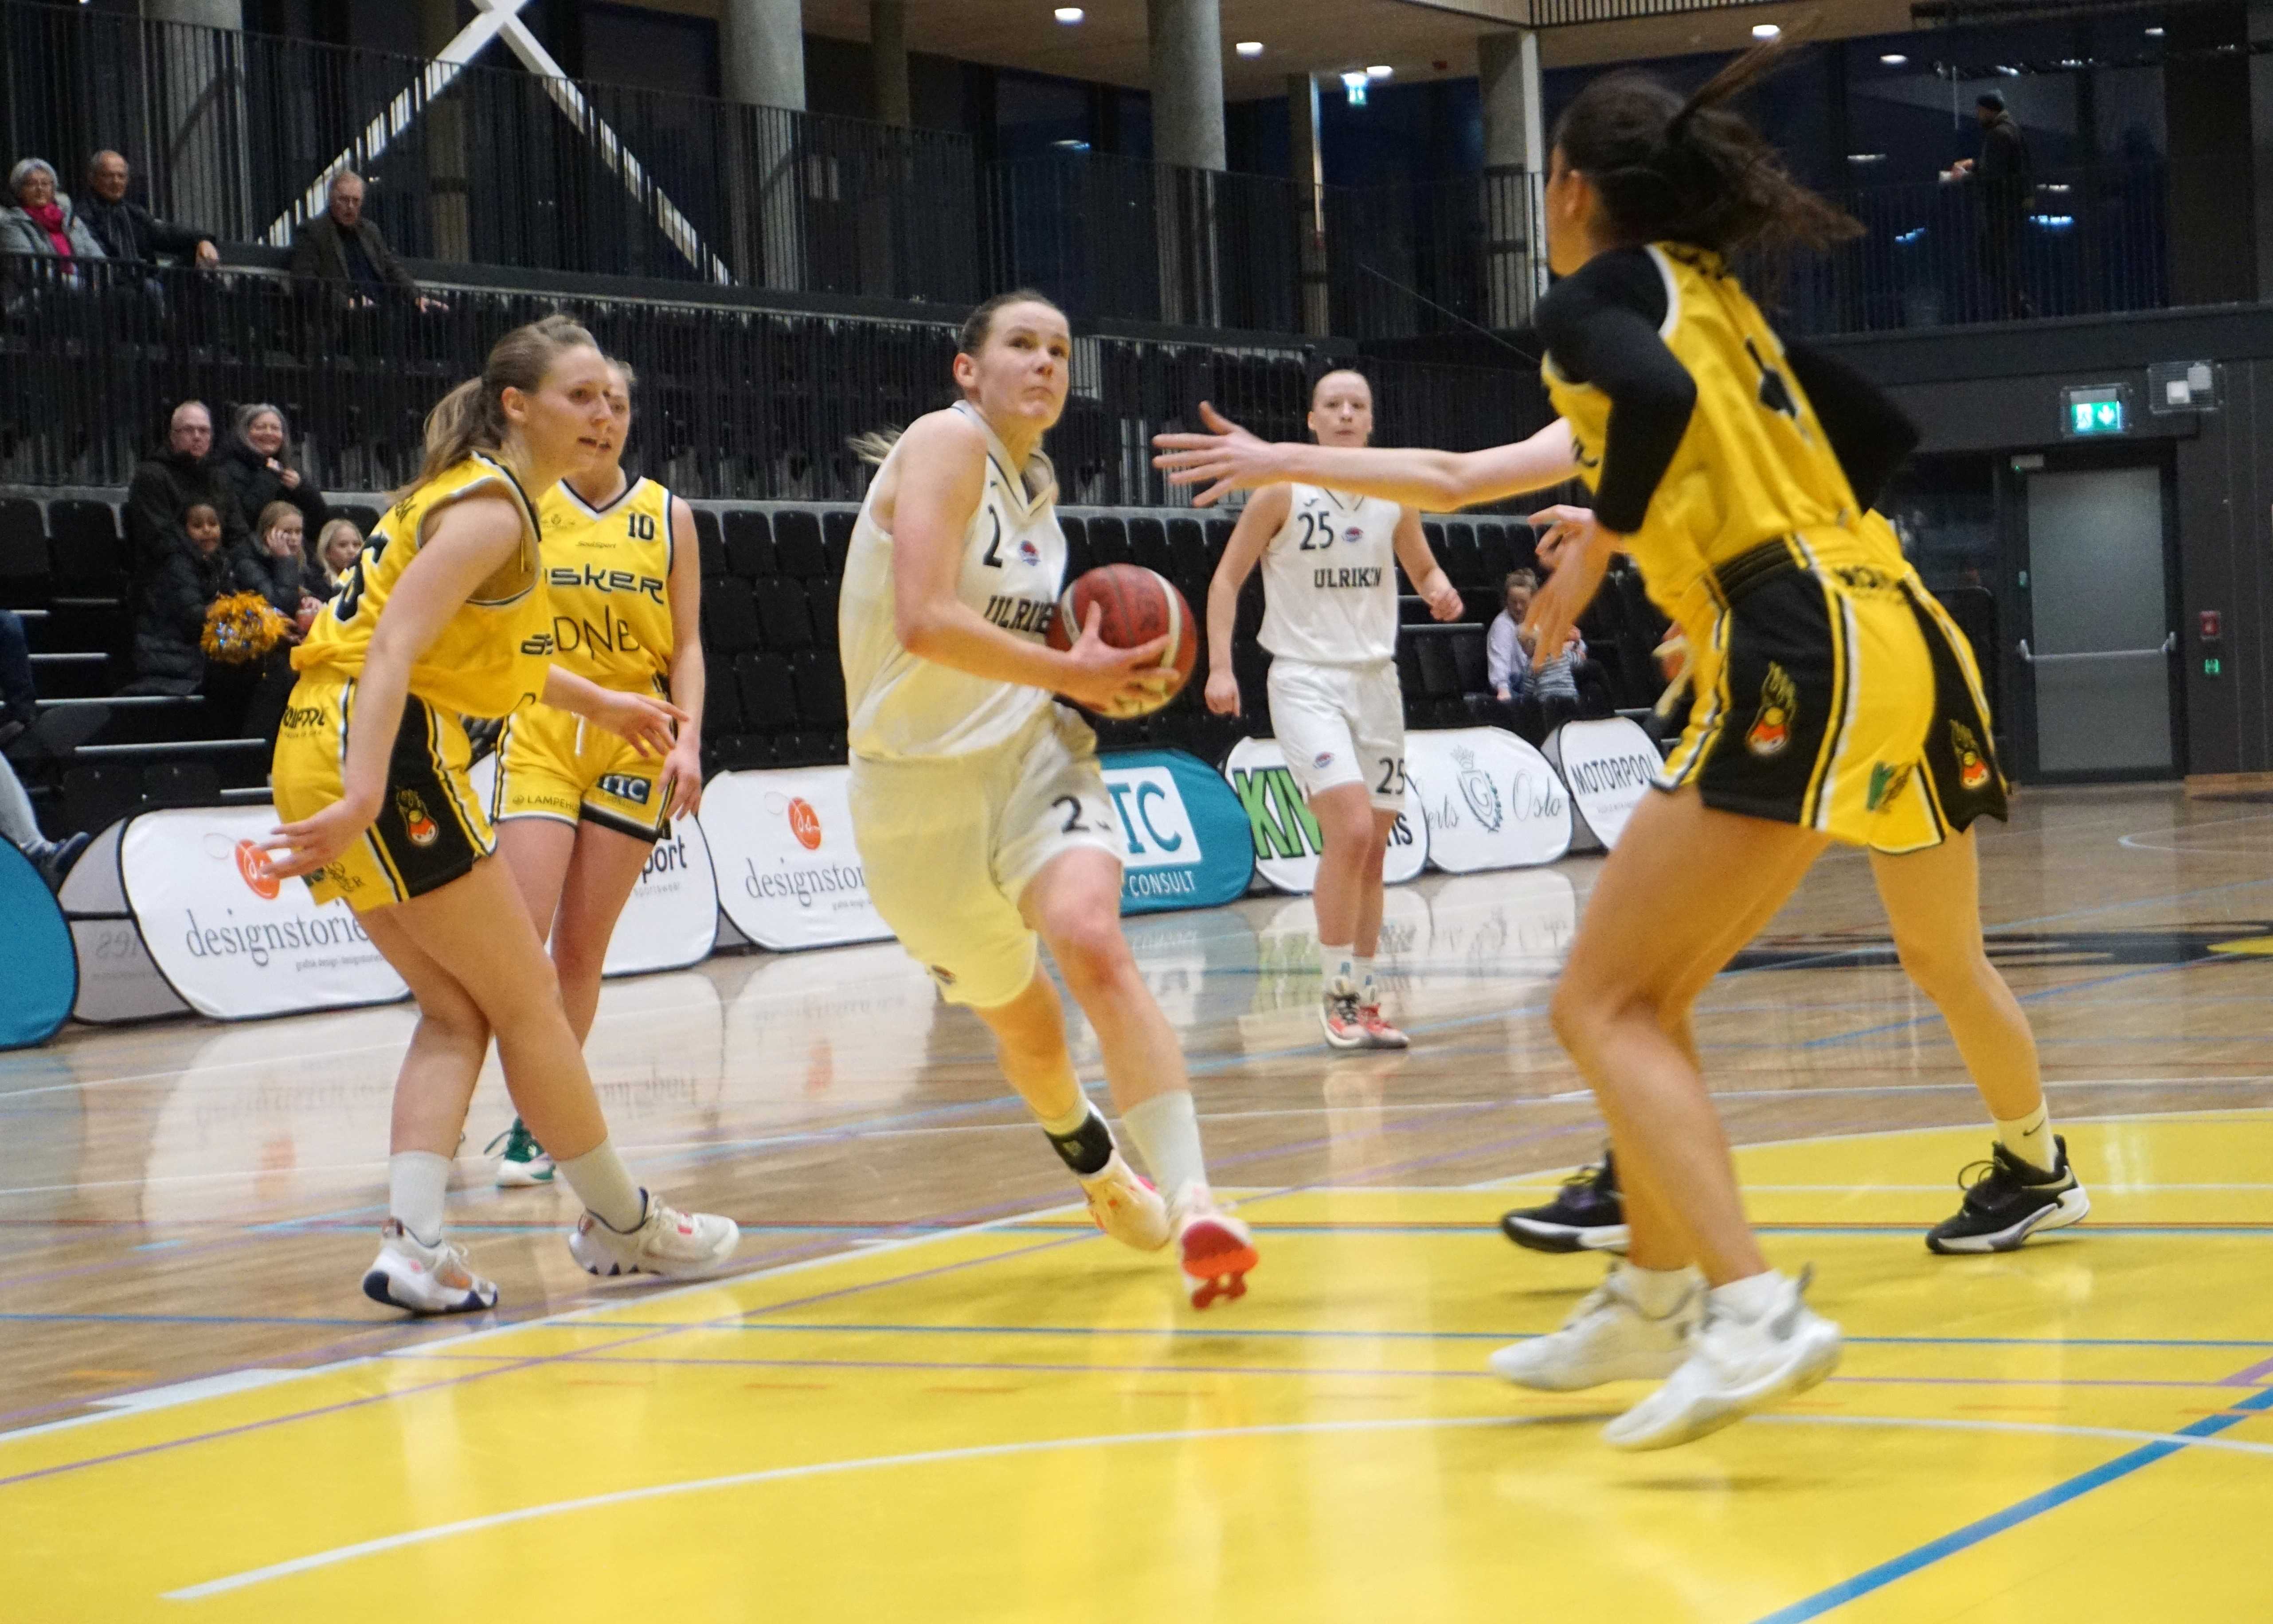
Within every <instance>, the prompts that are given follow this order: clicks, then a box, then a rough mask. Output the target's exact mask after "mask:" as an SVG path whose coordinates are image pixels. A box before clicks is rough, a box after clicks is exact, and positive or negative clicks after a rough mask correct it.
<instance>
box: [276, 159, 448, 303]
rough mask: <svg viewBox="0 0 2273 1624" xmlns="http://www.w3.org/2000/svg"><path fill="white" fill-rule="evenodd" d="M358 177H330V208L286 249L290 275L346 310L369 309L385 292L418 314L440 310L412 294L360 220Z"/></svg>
mask: <svg viewBox="0 0 2273 1624" xmlns="http://www.w3.org/2000/svg"><path fill="white" fill-rule="evenodd" d="M363 194H364V185H363V176H360V175H357V174H356V172H355V171H354V170H353V169H341V171H340V172H339V173H338V174H337V175H334V176H332V184H331V190H330V194H329V195H330V198H331V206H330V207H328V208H327V209H326V210H325V211H324V213H321V214H319V215H318V216H317V217H316V218H315V219H314V220H311V221H309V222H308V223H307V224H306V225H305V226H304V227H303V228H301V231H300V235H299V236H298V237H297V238H296V239H295V240H294V242H293V243H292V274H293V275H294V276H296V277H301V278H304V279H306V280H310V281H320V282H324V283H326V284H328V285H329V286H331V288H333V290H334V293H335V294H336V295H337V296H339V298H340V299H341V301H342V302H343V303H347V304H349V305H351V306H352V305H364V304H375V303H378V302H379V296H380V294H381V293H382V292H384V291H385V290H386V289H387V288H394V289H396V290H397V291H399V292H401V293H407V294H409V295H410V296H412V297H413V298H416V300H417V301H418V308H419V309H420V310H422V311H439V310H442V309H444V308H446V307H445V306H444V304H443V303H442V301H441V300H439V299H434V298H429V297H427V296H425V295H424V294H422V293H420V292H419V291H418V284H417V283H416V282H415V281H412V280H411V277H410V273H409V272H408V271H406V270H404V269H403V268H402V265H401V261H400V260H398V259H396V258H395V257H394V251H393V250H391V249H389V248H388V247H387V245H386V237H385V236H381V235H380V233H379V227H378V226H377V225H376V224H374V223H373V222H372V221H368V220H365V219H364V217H363Z"/></svg>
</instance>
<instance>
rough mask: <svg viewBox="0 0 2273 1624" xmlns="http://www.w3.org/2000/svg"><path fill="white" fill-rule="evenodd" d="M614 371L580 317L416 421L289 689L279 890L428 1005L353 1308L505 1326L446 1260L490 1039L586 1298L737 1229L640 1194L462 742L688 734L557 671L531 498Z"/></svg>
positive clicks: (498, 353)
mask: <svg viewBox="0 0 2273 1624" xmlns="http://www.w3.org/2000/svg"><path fill="white" fill-rule="evenodd" d="M608 377H609V374H608V363H607V361H606V359H605V358H604V357H603V356H602V355H601V354H600V352H599V350H598V348H596V346H595V345H594V344H593V342H592V337H591V334H589V333H587V332H585V331H584V329H583V328H581V327H580V326H576V325H575V324H574V322H571V321H569V320H567V319H566V318H562V317H554V318H548V319H547V320H544V321H541V322H538V323H536V324H535V325H533V326H526V327H521V328H519V329H517V330H516V331H514V332H513V333H508V334H507V335H506V337H505V338H504V339H502V340H500V341H499V343H498V345H497V348H494V349H492V350H491V352H490V355H489V360H488V362H487V363H486V364H485V365H484V368H483V370H482V375H481V377H479V378H473V379H469V381H467V382H466V383H463V384H461V385H459V386H458V387H457V388H455V389H454V390H452V391H451V392H450V393H449V394H448V395H446V397H444V399H443V400H442V403H441V404H440V405H439V406H437V407H436V408H434V410H433V412H432V414H431V415H429V416H428V418H427V420H426V454H425V460H424V465H423V466H422V467H421V468H420V469H419V473H418V477H417V479H416V481H414V482H413V483H412V484H411V486H410V488H409V490H406V491H404V492H403V493H402V495H401V497H400V498H398V499H397V500H396V501H395V502H394V505H392V506H391V507H390V508H389V509H388V510H387V513H386V517H385V518H384V519H382V520H380V521H379V525H378V526H377V527H376V528H374V529H373V530H372V532H371V539H370V540H369V541H368V542H367V543H365V544H364V550H363V553H362V555H361V557H359V558H357V559H356V562H355V564H354V565H352V566H351V567H350V568H349V572H348V575H347V578H346V580H345V581H344V582H343V584H342V585H341V589H340V592H339V594H338V595H337V596H335V597H334V599H333V600H332V602H330V603H329V604H327V605H326V607H325V609H324V611H323V612H322V613H321V614H320V615H319V616H318V617H317V618H316V622H315V625H313V626H312V627H311V629H310V631H309V633H308V637H307V639H306V640H305V641H304V642H303V643H302V644H301V646H300V647H298V648H297V649H296V650H295V651H294V652H293V664H294V665H295V666H296V667H297V668H298V670H299V671H300V679H299V681H298V683H297V684H296V686H295V687H294V689H293V692H292V699H291V703H290V707H289V709H288V711H287V712H286V715H285V720H284V727H283V730H282V732H281V735H280V736H279V737H278V739H277V745H276V759H275V764H274V772H273V775H272V781H273V782H274V791H275V797H276V809H277V812H278V813H279V814H280V815H281V817H283V818H284V819H287V821H286V822H285V824H284V825H283V827H281V828H279V829H278V830H277V831H276V832H275V834H274V837H273V838H272V839H271V841H270V842H269V843H268V850H269V851H270V852H271V853H272V854H273V855H272V857H271V862H272V864H273V866H274V871H275V872H276V873H277V874H278V875H279V876H282V877H289V876H300V877H303V878H304V879H307V881H308V886H309V889H310V890H311V891H312V892H313V893H314V894H315V896H316V899H317V900H318V901H319V902H330V901H332V900H334V899H335V898H344V899H345V900H346V902H348V904H349V907H351V908H353V909H355V910H356V915H357V917H358V919H359V922H360V923H361V924H362V926H363V928H364V932H366V933H367V934H368V935H369V936H370V938H371V941H372V943H373V944H374V945H375V946H376V947H378V948H379V952H380V953H382V954H385V955H386V962H388V963H389V964H391V965H393V966H394V969H395V970H396V971H397V973H399V974H400V975H401V977H402V979H403V980H404V981H405V982H406V983H408V984H409V987H410V992H411V994H412V996H413V997H415V998H416V999H417V1000H418V1025H417V1028H416V1030H415V1031H414V1032H413V1033H412V1035H411V1039H410V1047H409V1051H408V1052H407V1053H406V1054H405V1055H404V1056H403V1059H402V1070H401V1074H400V1075H399V1076H398V1077H397V1079H396V1081H395V1087H394V1126H393V1139H392V1144H391V1146H390V1154H389V1156H388V1161H387V1218H386V1224H384V1225H383V1226H382V1229H381V1231H380V1245H379V1256H378V1258H377V1259H376V1260H375V1261H373V1262H372V1264H371V1268H370V1269H368V1270H367V1271H366V1272H365V1273H364V1280H363V1289H364V1294H365V1295H367V1296H369V1297H370V1298H372V1299H373V1300H374V1301H376V1302H381V1303H386V1304H389V1305H392V1306H395V1307H399V1308H407V1309H409V1311H410V1312H412V1313H466V1312H469V1311H472V1310H476V1309H482V1308H489V1307H493V1306H495V1305H496V1303H497V1300H498V1291H497V1287H496V1286H495V1284H493V1283H491V1282H490V1281H487V1280H484V1279H483V1278H481V1277H480V1276H477V1275H476V1274H475V1273H474V1272H473V1270H472V1269H471V1268H470V1267H469V1265H468V1262H467V1259H466V1254H464V1252H463V1251H462V1250H461V1249H460V1248H458V1247H456V1246H452V1245H451V1244H450V1243H449V1242H448V1241H447V1240H446V1239H444V1237H443V1233H442V1219H443V1206H444V1199H445V1193H446V1190H447V1189H448V1186H449V1180H450V1164H451V1162H452V1160H453V1158H454V1156H456V1153H457V1147H458V1141H459V1139H460V1137H461V1135H462V1134H463V1133H464V1131H465V1122H466V1108H467V1106H468V1104H469V1103H470V1102H471V1101H472V1099H473V1094H474V1083H475V1081H476V1078H477V1077H478V1076H479V1075H480V1074H481V1068H482V1059H483V1057H484V1055H485V1054H486V1053H487V1052H488V1050H489V1045H490V1039H491V1037H492V1036H494V1037H496V1039H497V1046H498V1057H499V1060H500V1062H501V1063H502V1064H503V1066H504V1069H505V1078H506V1089H507V1091H508V1092H509V1093H511V1094H512V1096H513V1099H514V1106H515V1108H516V1109H517V1110H519V1111H521V1114H522V1115H524V1116H526V1117H527V1118H528V1119H529V1120H530V1121H531V1122H532V1123H534V1124H536V1126H537V1128H538V1130H539V1131H540V1132H541V1133H542V1134H544V1137H545V1139H546V1141H547V1142H549V1143H551V1145H552V1146H553V1147H554V1149H555V1150H556V1151H559V1150H563V1149H565V1150H566V1152H567V1154H566V1155H564V1156H561V1157H560V1162H559V1166H560V1172H561V1176H562V1177H563V1178H564V1179H566V1180H567V1182H568V1185H569V1186H570V1187H571V1188H572V1189H574V1191H575V1192H576V1195H577V1198H578V1200H580V1201H582V1202H583V1204H584V1208H585V1211H584V1214H583V1216H582V1217H581V1219H580V1220H579V1221H578V1223H577V1224H576V1227H575V1228H574V1230H573V1231H571V1232H570V1234H569V1237H568V1246H569V1250H570V1252H571V1253H572V1254H574V1257H575V1259H576V1261H578V1262H579V1263H580V1264H581V1265H582V1266H583V1267H584V1268H585V1269H589V1270H590V1271H591V1272H592V1273H594V1274H604V1275H615V1274H622V1273H626V1272H628V1271H632V1270H639V1269H644V1270H647V1271H649V1272H650V1273H656V1274H665V1275H686V1274H695V1273H701V1272H705V1271H707V1270H709V1269H712V1268H715V1267H716V1265H718V1264H720V1263H723V1262H724V1261H726V1260H727V1259H728V1258H730V1257H731V1256H732V1255H733V1253H734V1248H735V1246H736V1245H737V1244H738V1242H739V1239H740V1236H739V1231H738V1230H737V1229H736V1227H735V1225H734V1224H732V1223H731V1221H730V1220H728V1219H725V1218H720V1217H714V1216H708V1215H704V1214H681V1213H679V1212H675V1211H673V1210H672V1209H671V1208H669V1207H667V1206H665V1205H664V1203H663V1202H662V1201H659V1200H656V1198H654V1197H652V1196H650V1195H649V1194H648V1193H647V1192H646V1191H645V1190H643V1189H641V1187H640V1186H638V1185H636V1184H635V1183H634V1182H633V1180H632V1177H631V1174H630V1172H629V1171H628V1170H626V1168H625V1166H624V1164H623V1161H622V1158H621V1157H619V1156H618V1155H617V1154H616V1150H615V1147H614V1146H613V1145H611V1143H610V1142H609V1141H608V1125H607V1122H606V1119H604V1117H603V1116H602V1115H601V1111H600V1104H599V1100H598V1098H597V1096H596V1095H595V1094H594V1092H593V1089H592V1079H591V1074H589V1072H588V1071H587V1070H586V1068H585V1066H584V1056H583V1050H582V1045H581V1044H580V1043H579V1042H578V1040H577V1037H576V1035H575V1033H574V1032H573V1031H572V1030H571V1029H570V1028H569V1025H568V1021H567V1017H566V1014H564V1013H563V1011H562V1008H561V1004H560V996H559V987H558V985H557V984H556V983H555V981H554V978H553V974H552V966H551V962H550V961H549V960H547V959H546V957H545V956H544V943H543V942H542V941H541V940H539V939H538V938H537V935H536V932H535V931H534V930H532V929H531V928H530V927H529V916H528V913H527V911H526V909H523V908H522V907H521V905H520V899H519V896H518V894H516V892H515V891H514V886H513V881H512V879H511V878H510V877H509V876H508V875H507V873H506V871H505V870H504V868H503V867H501V866H500V865H499V864H495V863H492V862H491V861H489V857H490V854H491V849H492V847H493V846H494V845H495V843H496V837H495V835H494V834H493V833H492V831H491V825H490V821H489V819H488V817H487V816H486V815H485V813H484V811H483V808H482V805H481V803H480V800H479V799H478V797H476V796H475V794H474V792H473V787H472V785H471V783H470V782H469V778H468V771H469V767H470V766H471V759H472V749H471V745H470V744H469V739H468V737H467V722H468V720H469V719H472V720H475V721H482V720H489V719H495V718H500V717H505V716H509V715H513V714H514V712H515V711H516V710H518V709H520V708H521V707H523V706H525V705H528V704H530V703H532V702H534V701H535V700H538V699H540V698H541V699H543V700H546V701H548V702H549V703H551V704H552V705H554V706H556V707H560V708H563V709H566V710H571V711H574V712H575V713H576V714H577V715H581V716H582V717H584V718H586V719H587V720H588V721H589V722H592V723H593V724H595V725H596V726H598V727H603V728H606V729H608V730H611V732H614V733H617V734H619V735H620V736H621V737H624V738H626V739H629V740H634V741H637V742H638V743H639V744H641V745H642V746H645V747H651V748H653V749H655V750H656V751H658V752H668V751H670V750H671V749H672V748H673V740H672V737H671V722H672V721H673V720H674V719H677V720H681V721H683V720H684V719H685V718H684V715H683V714H682V713H680V712H678V711H676V710H674V709H673V708H672V707H671V706H670V705H668V704H666V703H664V701H662V700H657V699H655V698H652V697H649V696H646V695H641V694H633V693H616V692H609V691H608V690H606V689H604V688H601V687H599V686H597V685H594V684H592V683H590V682H588V681H586V680H585V679H584V678H582V677H577V676H574V674H572V673H570V672H568V671H566V670H562V669H561V668H559V666H557V665H555V664H553V663H552V652H553V643H552V616H551V606H550V599H549V595H548V594H547V592H546V590H545V582H544V574H543V573H542V568H541V565H540V562H539V558H538V544H537V529H536V507H535V505H534V504H533V503H532V502H531V500H530V498H529V491H530V490H532V489H535V490H546V489H549V488H550V487H551V485H553V484H554V483H557V482H558V481H559V479H560V478H561V477H562V476H563V475H567V474H571V473H576V472H579V471H581V470H583V469H585V468H589V467H590V465H591V464H592V463H593V462H594V461H595V460H597V459H598V458H599V457H600V456H601V454H602V451H603V448H604V445H606V443H607V441H608V439H609V437H610V436H611V434H612V433H613V432H614V416H613V414H612V412H611V410H610V408H609V404H608V398H607V391H608Z"/></svg>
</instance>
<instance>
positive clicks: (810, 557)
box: [774, 507, 829, 580]
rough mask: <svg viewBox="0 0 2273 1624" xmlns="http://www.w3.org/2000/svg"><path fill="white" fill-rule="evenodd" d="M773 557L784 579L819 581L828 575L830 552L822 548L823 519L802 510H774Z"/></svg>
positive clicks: (792, 508)
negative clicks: (790, 577)
mask: <svg viewBox="0 0 2273 1624" xmlns="http://www.w3.org/2000/svg"><path fill="white" fill-rule="evenodd" d="M774 555H775V558H776V560H777V561H778V563H779V566H780V569H781V573H783V574H784V575H794V576H795V577H797V579H798V580H820V579H821V577H822V576H824V575H826V574H828V573H829V550H828V549H827V548H825V547H824V546H822V545H821V518H820V515H818V514H816V513H808V512H806V510H804V509H802V508H794V507H784V508H778V509H776V510H775V513H774Z"/></svg>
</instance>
